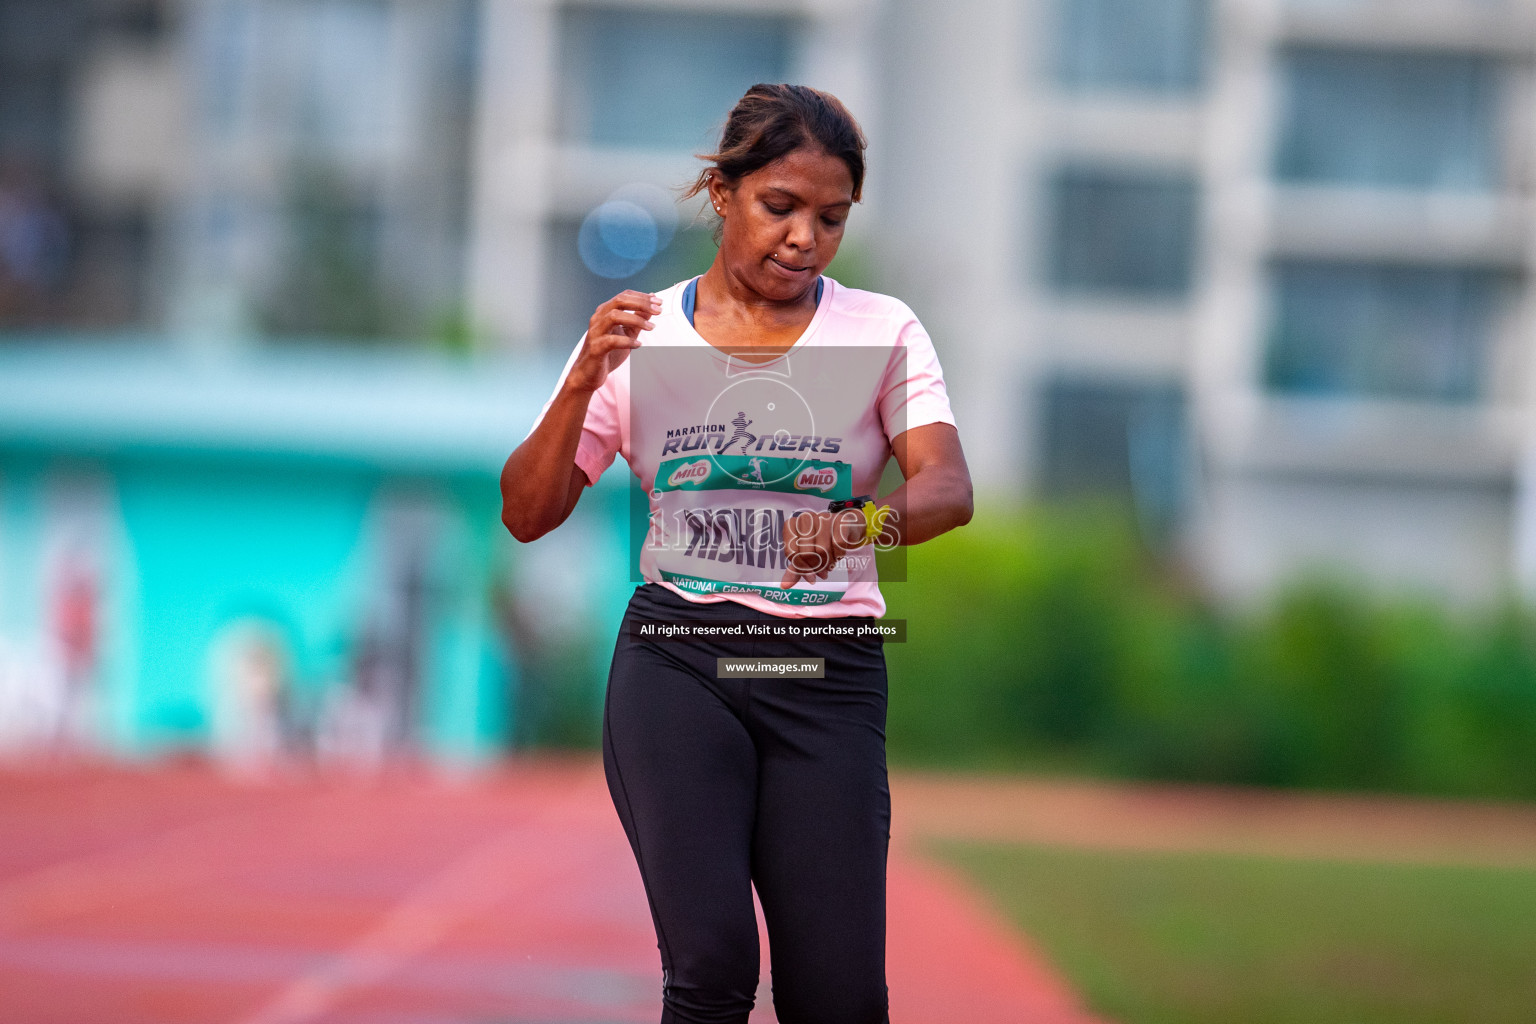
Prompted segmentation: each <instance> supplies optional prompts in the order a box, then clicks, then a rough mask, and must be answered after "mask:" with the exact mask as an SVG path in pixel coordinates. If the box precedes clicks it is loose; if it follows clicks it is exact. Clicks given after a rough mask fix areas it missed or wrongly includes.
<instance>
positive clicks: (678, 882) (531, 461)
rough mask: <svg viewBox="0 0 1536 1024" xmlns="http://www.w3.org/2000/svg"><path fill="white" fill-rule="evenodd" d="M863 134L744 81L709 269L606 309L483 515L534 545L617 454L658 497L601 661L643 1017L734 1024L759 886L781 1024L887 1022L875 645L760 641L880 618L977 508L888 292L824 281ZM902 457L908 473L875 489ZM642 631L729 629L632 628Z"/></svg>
mask: <svg viewBox="0 0 1536 1024" xmlns="http://www.w3.org/2000/svg"><path fill="white" fill-rule="evenodd" d="M864 145H865V143H864V137H863V134H862V132H861V131H860V129H859V126H858V125H857V123H856V122H855V121H854V119H853V117H852V116H851V115H850V114H849V113H848V111H847V110H846V108H844V107H843V105H842V104H841V103H840V102H839V101H838V100H837V99H836V98H835V97H833V96H831V95H828V94H827V93H823V92H819V91H817V90H815V89H811V88H807V87H805V86H793V85H755V86H753V87H752V88H751V89H749V90H748V91H747V93H746V95H745V96H743V97H742V99H741V101H740V102H739V103H737V105H736V106H735V108H734V109H733V110H732V111H731V113H730V116H729V119H728V120H727V122H726V125H725V129H724V132H723V136H722V138H721V142H720V148H719V151H718V152H716V153H715V154H713V155H711V156H708V157H706V158H705V159H706V160H707V161H708V163H709V165H710V166H709V167H708V168H706V169H705V170H704V171H703V172H702V173H701V174H700V176H699V178H698V180H697V181H696V182H695V183H694V185H693V186H692V188H691V190H690V191H689V193H688V195H689V196H692V195H696V194H699V193H701V192H702V193H706V194H707V196H708V199H709V203H710V206H711V208H712V209H713V210H714V212H715V213H716V215H717V216H718V217H719V221H720V223H719V225H718V237H719V241H720V247H719V251H718V253H717V254H716V256H715V259H714V262H713V264H712V265H711V266H710V267H709V269H708V270H707V271H706V272H705V273H704V274H703V275H702V276H701V277H698V278H695V279H693V280H691V281H686V282H680V283H678V284H676V285H674V286H672V287H670V288H668V289H666V290H665V291H662V292H660V293H658V294H654V295H653V294H646V293H642V292H636V291H625V292H622V293H620V294H619V295H616V296H614V297H613V298H612V299H609V300H608V301H607V302H604V303H603V304H602V305H601V306H599V307H598V308H597V310H596V312H595V313H594V314H593V315H592V318H591V321H590V322H589V324H588V328H587V332H586V334H585V336H584V337H583V338H582V340H581V342H580V343H579V344H578V345H577V347H576V349H575V351H574V352H573V353H572V354H571V357H570V359H569V360H568V361H567V363H566V366H565V370H564V372H563V375H562V378H561V381H560V383H559V385H558V386H557V387H556V389H555V392H554V394H553V395H552V396H551V397H550V399H549V401H548V402H546V403H545V405H544V409H543V411H542V412H541V413H540V415H539V419H538V420H537V422H536V423H535V424H534V427H533V429H532V430H531V431H530V432H529V434H528V436H527V437H526V438H525V439H524V440H523V442H522V444H520V445H519V446H518V448H517V450H516V451H514V452H513V453H512V455H511V457H510V458H508V459H507V463H506V467H505V469H504V470H503V473H502V481H501V487H502V500H503V507H502V519H503V521H504V522H505V524H506V526H507V528H508V529H509V530H510V531H511V532H512V535H513V536H514V537H516V538H517V539H518V540H520V541H525V542H526V541H532V540H534V539H536V538H538V537H540V536H542V535H544V534H545V533H548V532H549V531H550V530H552V529H554V528H555V527H556V526H558V525H559V524H560V523H562V522H564V521H565V519H566V517H568V516H569V515H570V513H571V510H572V509H573V508H574V507H575V505H576V502H577V501H578V499H579V498H580V496H581V494H582V491H583V490H584V489H585V488H586V487H588V486H591V485H592V484H594V483H596V481H597V479H598V477H599V476H600V475H601V474H602V473H603V471H604V470H605V469H606V468H607V467H608V466H609V465H611V464H612V462H613V460H614V457H615V455H616V454H620V453H622V454H623V455H624V457H625V459H626V461H627V462H628V463H629V466H630V469H631V470H632V471H633V472H634V474H635V476H636V477H637V480H638V485H639V486H643V487H644V488H645V492H646V494H647V495H648V500H649V502H650V511H651V524H650V531H649V533H648V534H647V538H646V543H645V546H644V549H643V551H642V553H641V560H640V561H641V564H640V569H641V574H642V577H643V578H644V579H645V581H646V582H645V583H643V584H642V585H641V586H639V587H638V588H637V589H636V590H635V593H634V596H633V597H632V598H631V600H630V604H629V609H628V611H627V612H626V614H625V617H624V622H623V625H622V626H621V629H620V633H619V636H618V640H617V642H616V644H615V648H614V654H613V663H612V667H611V669H610V672H609V677H608V691H607V699H606V703H605V707H604V715H603V764H604V769H605V771H606V773H607V778H608V786H609V791H610V793H611V794H612V797H613V802H614V807H615V808H616V809H617V811H618V815H619V818H620V820H621V822H622V823H623V826H624V830H625V832H626V834H627V835H628V837H629V842H630V845H631V847H632V849H633V850H634V854H635V859H636V861H637V863H638V864H639V867H640V873H641V875H642V877H643V879H644V882H645V890H646V895H647V897H648V898H649V901H650V906H651V913H652V918H653V920H654V922H655V926H656V936H657V944H658V946H659V948H660V951H661V962H662V1016H661V1020H662V1022H663V1024H673V1022H685V1021H686V1022H692V1024H745V1022H746V1021H747V1017H748V1014H749V1012H750V1011H751V1009H752V1005H753V1000H754V997H755V993H756V990H757V983H758V943H757V925H756V918H755V914H754V910H753V905H752V889H753V887H754V886H755V887H756V889H757V893H758V898H759V899H760V901H761V903H762V907H763V915H764V918H765V921H766V924H767V928H768V937H769V951H770V958H771V965H772V982H773V1005H774V1010H775V1012H776V1014H777V1016H778V1019H779V1021H780V1022H781V1024H880V1022H885V1021H888V1019H889V1015H888V997H887V989H886V982H885V869H886V851H887V848H888V845H889V842H890V793H889V789H888V787H887V782H886V765H885V713H886V698H887V692H886V672H885V655H884V650H883V648H882V645H881V641H880V640H879V639H878V638H877V637H864V638H861V639H853V640H839V641H835V642H834V641H826V640H822V641H817V640H811V639H804V638H800V639H795V638H789V639H785V638H770V639H753V638H752V637H753V635H754V631H753V630H752V628H751V627H757V629H756V632H758V633H760V632H761V627H763V626H765V625H770V624H775V623H778V624H783V623H797V624H800V625H801V627H803V628H810V627H820V628H836V627H857V626H859V625H861V624H865V625H867V624H871V623H874V622H875V621H876V620H877V619H878V617H879V616H881V615H883V614H884V613H885V602H884V599H883V598H882V597H881V594H880V589H879V586H878V582H877V579H876V576H875V569H874V559H873V558H872V557H871V555H870V552H871V549H872V548H873V547H875V546H881V545H898V544H916V543H920V542H922V541H925V540H928V539H930V538H932V537H935V536H938V535H939V534H941V533H944V532H945V531H946V530H950V529H952V528H954V527H956V526H960V525H963V524H964V523H966V522H968V521H969V520H970V517H971V509H972V503H971V481H970V475H969V471H968V470H967V468H966V463H965V457H964V454H963V452H962V451H961V447H960V440H959V435H958V434H957V432H956V430H955V426H954V417H953V415H952V414H951V412H950V407H949V400H948V398H947V396H946V392H945V389H944V381H943V377H942V375H941V372H940V368H939V363H938V359H937V357H936V355H935V353H934V350H933V345H932V342H931V341H930V340H929V338H928V335H927V333H926V332H925V331H924V330H923V327H922V325H921V324H919V323H918V321H917V318H916V317H915V316H914V315H913V313H912V311H911V310H910V309H908V308H907V307H906V306H905V305H904V304H902V303H901V302H899V301H898V300H896V299H893V298H890V297H888V296H885V295H879V294H875V293H873V292H867V291H860V290H858V289H853V288H845V287H843V286H842V285H840V284H838V283H837V282H836V281H834V280H832V279H831V278H828V277H825V276H823V273H822V272H823V271H824V270H825V269H826V267H827V265H828V264H829V263H831V262H832V258H833V257H834V256H835V255H837V249H838V244H839V242H840V241H841V240H842V237H843V228H844V223H845V221H846V220H847V217H848V214H849V211H850V210H851V208H852V205H853V204H854V203H855V202H858V201H859V199H860V195H861V192H862V186H863V179H864ZM642 336H643V337H644V340H643V341H642ZM642 345H643V346H644V347H645V351H644V352H643V353H640V352H637V350H640V349H641V348H642ZM728 423H729V424H732V425H734V426H735V432H734V433H731V432H730V431H728V429H727V427H726V424H728ZM749 424H750V425H755V427H754V429H755V430H756V433H755V434H754V433H750V432H748V431H747V430H746V426H747V425H749ZM727 439H729V440H727ZM728 446H731V447H729V448H728ZM892 455H894V456H895V458H896V462H897V464H898V466H899V467H900V469H901V473H902V476H903V477H904V478H905V482H904V483H903V484H902V485H901V486H899V487H897V488H895V489H894V490H893V491H892V492H891V493H890V494H888V495H886V496H885V497H884V498H880V499H875V500H871V499H872V497H873V496H874V495H875V493H876V490H877V487H878V484H879V480H880V477H881V473H882V471H883V469H884V468H885V466H886V464H887V462H888V461H889V459H890V458H891V456H892ZM658 622H665V623H688V624H694V625H696V626H697V625H705V626H708V625H716V626H719V627H721V628H723V629H725V630H728V631H729V630H738V631H740V632H737V633H733V634H731V635H729V636H728V637H714V638H705V639H698V638H694V639H683V640H666V639H659V638H654V637H652V636H647V635H646V634H644V633H643V632H642V627H643V626H644V624H645V623H658ZM721 658H750V659H759V660H761V662H762V664H759V665H757V667H758V668H759V669H763V668H767V669H770V670H774V669H777V668H780V667H782V666H784V665H786V664H787V665H805V664H811V663H814V661H815V659H821V660H822V676H821V677H820V678H801V677H798V676H795V677H791V676H788V675H773V674H769V675H767V676H762V675H745V676H744V675H733V674H732V672H730V671H728V670H727V667H726V666H725V665H722V664H720V663H719V662H718V661H717V659H721ZM773 659H785V660H783V661H779V662H777V663H773V664H769V663H770V662H772V660H773Z"/></svg>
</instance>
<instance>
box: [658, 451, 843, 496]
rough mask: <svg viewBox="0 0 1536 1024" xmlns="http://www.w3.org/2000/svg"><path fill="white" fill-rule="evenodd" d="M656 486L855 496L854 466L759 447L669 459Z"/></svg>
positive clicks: (664, 462)
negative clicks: (753, 450)
mask: <svg viewBox="0 0 1536 1024" xmlns="http://www.w3.org/2000/svg"><path fill="white" fill-rule="evenodd" d="M655 489H656V490H657V491H660V492H666V491H776V492H778V493H779V494H798V495H801V496H803V497H810V496H812V495H814V496H815V497H817V498H829V499H833V500H838V499H846V498H851V497H853V466H852V465H851V464H850V463H847V462H830V461H827V460H824V459H802V458H785V457H783V456H775V455H757V454H753V453H748V454H746V455H708V456H705V457H704V458H702V459H694V458H683V459H666V460H663V461H662V463H661V465H659V466H657V467H656V483H655Z"/></svg>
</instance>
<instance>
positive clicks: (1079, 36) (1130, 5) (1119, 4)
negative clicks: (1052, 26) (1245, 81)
mask: <svg viewBox="0 0 1536 1024" xmlns="http://www.w3.org/2000/svg"><path fill="white" fill-rule="evenodd" d="M1061 4H1062V6H1061V13H1060V31H1061V38H1060V44H1059V46H1058V48H1057V53H1058V54H1059V58H1058V61H1059V62H1058V64H1057V78H1058V79H1059V81H1060V82H1061V84H1062V85H1064V86H1066V87H1068V88H1071V89H1081V90H1124V91H1135V92H1154V93H1188V92H1193V91H1194V90H1196V89H1198V88H1199V87H1200V84H1201V81H1202V79H1203V77H1204V74H1205V48H1206V38H1207V34H1208V29H1209V21H1210V4H1209V2H1208V0H1061Z"/></svg>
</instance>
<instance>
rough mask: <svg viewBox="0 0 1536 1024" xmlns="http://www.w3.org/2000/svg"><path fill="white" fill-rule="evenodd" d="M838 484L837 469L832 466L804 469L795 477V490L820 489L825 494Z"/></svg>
mask: <svg viewBox="0 0 1536 1024" xmlns="http://www.w3.org/2000/svg"><path fill="white" fill-rule="evenodd" d="M836 486H837V470H835V469H831V468H824V469H807V470H802V471H801V473H800V475H799V476H797V477H795V490H797V491H820V492H821V493H823V494H825V493H826V492H827V491H830V490H831V489H832V488H834V487H836Z"/></svg>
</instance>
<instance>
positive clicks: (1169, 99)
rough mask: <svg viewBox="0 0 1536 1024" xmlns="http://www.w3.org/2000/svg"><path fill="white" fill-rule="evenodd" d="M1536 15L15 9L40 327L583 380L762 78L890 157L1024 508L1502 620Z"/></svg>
mask: <svg viewBox="0 0 1536 1024" xmlns="http://www.w3.org/2000/svg"><path fill="white" fill-rule="evenodd" d="M1533 26H1536V4H1533V3H1531V2H1527V0H1020V2H1002V0H952V2H949V3H944V4H935V3H923V2H917V0H676V2H671V0H645V2H631V0H604V2H603V3H564V2H558V0H0V83H3V88H0V98H3V99H0V175H3V176H0V197H3V198H0V210H4V211H5V212H4V213H0V223H4V224H10V225H15V224H21V225H23V227H24V230H23V229H16V228H3V229H0V231H3V233H4V237H5V238H7V239H8V240H9V241H8V242H7V244H6V246H5V252H6V253H7V255H6V257H5V260H6V262H5V266H6V267H7V268H9V269H7V270H6V271H5V276H4V283H0V321H3V323H4V325H5V326H6V327H9V328H13V329H14V328H31V329H33V330H44V329H49V330H55V329H60V328H69V329H84V328H94V329H99V328H116V329H124V328H131V329H134V330H140V331H147V332H151V333H156V334H161V333H163V334H165V335H168V336H170V337H172V338H176V339H182V340H184V341H185V342H186V343H187V344H188V345H189V346H190V347H192V348H193V349H195V350H201V349H206V348H209V347H218V346H220V345H222V344H226V343H227V342H228V341H229V340H230V339H238V338H240V337H245V336H255V335H276V336H285V337H292V336H323V337H330V338H335V337H374V336H378V335H380V334H385V335H388V334H396V335H401V336H405V337H411V338H421V337H436V338H439V339H440V340H444V341H447V342H450V343H458V344H464V343H469V342H470V341H471V340H473V341H474V342H477V343H480V344H485V345H490V346H497V347H502V348H506V349H510V350H513V351H516V352H521V353H525V354H539V355H542V356H547V357H549V358H556V357H559V356H563V355H564V354H565V353H566V352H568V351H569V348H570V346H571V345H572V344H573V343H574V342H575V340H576V338H577V337H578V336H579V334H580V331H581V329H582V328H583V326H584V325H585V320H586V317H587V316H588V315H589V313H590V310H591V308H592V307H593V306H594V305H596V303H597V302H598V301H600V300H601V299H602V298H604V297H606V296H607V295H609V294H612V293H613V292H614V291H616V290H617V289H619V288H621V287H630V286H634V287H642V288H653V287H658V286H660V285H664V284H667V283H670V282H671V281H673V280H676V279H677V278H679V277H682V276H685V275H686V274H688V273H691V272H695V271H696V270H698V269H701V268H702V266H703V265H704V263H705V262H707V259H708V257H709V254H710V252H711V248H710V243H709V241H708V232H707V224H705V223H703V222H701V221H700V220H699V219H698V218H697V217H696V216H695V214H696V212H697V211H696V209H695V208H693V207H690V208H686V209H681V210H674V208H673V206H672V205H671V204H670V203H669V202H668V198H667V197H668V193H667V191H666V190H667V189H670V188H674V187H675V186H677V185H678V184H680V183H682V182H685V181H687V180H688V179H689V178H691V177H692V175H693V174H695V173H696V171H697V167H698V164H697V162H696V161H695V160H693V158H692V154H694V153H697V152H701V151H704V150H707V149H708V147H709V146H710V144H711V143H712V141H713V132H714V131H715V130H717V128H718V125H719V122H720V119H721V118H722V116H723V114H724V111H725V110H726V109H727V108H728V106H729V104H730V102H731V101H732V100H733V99H734V98H735V97H736V96H738V95H739V94H740V92H741V90H742V89H743V88H744V87H745V86H746V85H747V84H750V83H751V82H753V81H760V80H786V79H787V80H799V81H806V82H810V83H812V84H816V85H818V86H822V87H825V88H828V89H831V90H832V91H834V92H836V93H838V94H839V95H841V96H843V97H844V98H845V99H846V100H847V101H848V102H849V104H850V106H851V107H852V108H853V109H854V110H855V111H856V112H858V113H860V115H861V117H862V118H863V120H864V121H865V123H866V127H867V128H868V129H869V130H870V135H871V140H872V149H871V178H870V183H869V190H868V201H867V203H866V208H865V209H864V210H862V211H860V215H859V216H858V217H856V218H855V226H856V227H857V228H858V233H857V234H855V235H853V236H851V238H850V242H849V243H848V247H849V259H848V260H846V261H845V260H841V258H840V264H841V266H840V267H839V269H837V270H836V271H835V273H837V274H841V275H843V276H844V277H845V278H847V279H851V280H852V281H853V283H872V284H874V285H876V286H879V287H883V288H885V289H887V290H890V291H893V292H896V293H898V294H900V295H901V296H902V297H904V298H906V299H907V300H908V301H909V302H910V303H911V304H912V305H913V306H914V308H916V309H917V310H918V312H919V313H920V314H921V315H922V316H923V317H924V319H925V321H926V322H927V323H928V325H929V327H930V329H931V331H932V333H933V335H934V336H935V338H936V339H938V343H939V346H940V352H941V355H942V357H943V358H944V360H945V364H946V369H947V372H948V375H949V377H950V380H951V390H952V392H953V394H954V395H955V397H956V401H957V403H958V404H959V406H960V407H961V409H962V424H963V430H964V432H965V437H966V442H967V448H968V452H969V453H970V455H971V458H972V461H973V468H974V470H975V474H976V476H977V479H978V482H979V484H980V485H981V487H982V488H983V489H984V490H988V491H991V492H994V493H1001V494H1005V495H1006V494H1025V493H1027V494H1035V495H1046V496H1069V497H1070V496H1079V495H1084V494H1105V493H1107V494H1111V495H1119V496H1122V497H1128V498H1129V499H1130V500H1131V501H1132V502H1133V504H1134V506H1135V508H1136V509H1137V511H1138V514H1139V516H1140V517H1141V518H1142V520H1143V522H1144V523H1145V524H1146V526H1147V528H1148V529H1149V530H1150V531H1152V532H1154V533H1156V534H1158V535H1160V536H1165V537H1173V538H1177V539H1178V540H1179V541H1180V542H1181V543H1183V544H1185V545H1187V546H1188V547H1189V549H1190V550H1191V551H1192V552H1193V554H1194V556H1195V557H1196V558H1197V559H1198V560H1199V562H1200V563H1201V565H1202V566H1203V567H1204V569H1205V572H1206V574H1207V577H1208V578H1209V579H1210V580H1211V581H1212V582H1213V583H1214V584H1215V585H1216V586H1217V587H1218V588H1219V589H1220V590H1221V591H1223V592H1224V593H1227V594H1231V595H1236V596H1243V595H1252V594H1256V593H1261V592H1263V591H1264V590H1266V589H1267V588H1268V587H1270V586H1271V585H1272V584H1273V583H1275V582H1276V581H1278V580H1280V579H1283V578H1285V577H1287V576H1289V575H1291V574H1292V573H1294V572H1296V571H1298V570H1299V569H1301V568H1304V567H1306V566H1308V565H1311V564H1313V563H1327V564H1330V565H1342V566H1345V567H1353V568H1355V569H1359V570H1362V571H1364V572H1365V573H1366V574H1367V575H1368V576H1370V577H1372V578H1375V579H1378V580H1381V581H1383V582H1386V583H1407V584H1412V585H1419V586H1424V587H1427V588H1429V589H1431V590H1434V591H1439V592H1443V593H1448V594H1452V595H1458V596H1484V595H1488V594H1490V593H1493V592H1496V591H1497V590H1499V589H1500V588H1501V587H1504V586H1506V585H1508V584H1510V583H1511V582H1512V581H1513V580H1514V577H1515V575H1516V566H1517V565H1519V564H1520V563H1521V559H1526V560H1529V561H1532V562H1533V563H1536V545H1532V544H1525V543H1523V542H1522V540H1521V536H1522V529H1521V528H1520V526H1519V523H1520V522H1521V521H1522V515H1521V513H1520V512H1519V508H1520V507H1521V506H1520V501H1519V487H1518V480H1519V478H1520V463H1521V460H1522V453H1523V452H1524V451H1525V449H1526V444H1527V437H1528V434H1529V430H1528V427H1527V417H1528V412H1529V410H1530V408H1531V404H1532V391H1531V387H1530V381H1529V378H1530V376H1531V367H1530V364H1529V361H1528V357H1527V353H1528V351H1529V349H1530V344H1529V340H1528V339H1529V338H1530V337H1531V336H1532V331H1533V328H1536V324H1533V323H1532V317H1533V315H1536V306H1533V299H1536V293H1533V292H1532V291H1531V290H1530V288H1529V285H1528V281H1529V280H1530V275H1529V273H1528V272H1527V263H1528V262H1529V261H1530V260H1531V259H1532V258H1533V256H1532V253H1533V247H1532V241H1533V239H1536V225H1533V224H1532V215H1533V210H1532V194H1531V183H1532V174H1533V169H1532V166H1531V164H1532V155H1533V154H1536V142H1533V139H1532V137H1531V136H1532V128H1533V126H1536V102H1533V100H1536V89H1533V83H1536V75H1533V70H1536V69H1533V64H1532V58H1533V52H1536V27H1533ZM674 194H675V193H674ZM18 239H19V240H20V241H18ZM1524 532H1531V531H1524ZM1527 549H1530V550H1531V552H1532V554H1531V555H1530V556H1526V555H1523V554H1519V552H1521V551H1525V550H1527ZM1533 574H1536V573H1533Z"/></svg>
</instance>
